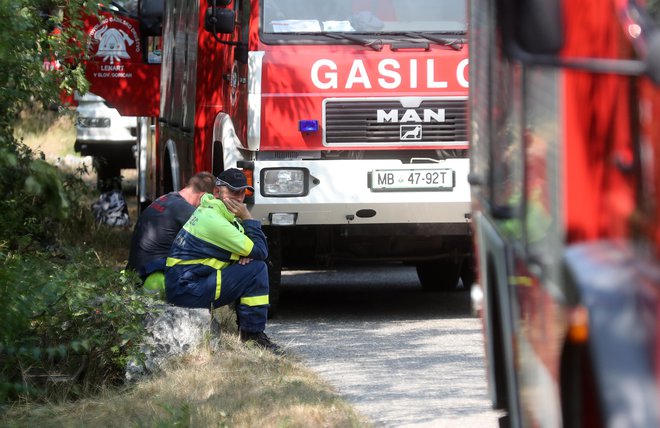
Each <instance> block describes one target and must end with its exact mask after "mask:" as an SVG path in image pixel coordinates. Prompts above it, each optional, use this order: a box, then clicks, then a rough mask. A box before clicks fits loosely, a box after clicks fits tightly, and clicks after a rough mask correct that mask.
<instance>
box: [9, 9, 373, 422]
mask: <svg viewBox="0 0 660 428" xmlns="http://www.w3.org/2000/svg"><path fill="white" fill-rule="evenodd" d="M83 4H86V3H85V2H84V1H83V0H49V1H34V0H0V18H1V19H2V21H3V22H4V23H5V24H6V25H5V26H4V27H3V28H2V29H0V194H2V198H0V301H1V302H2V304H3V310H2V311H0V425H2V426H21V427H22V426H26V427H27V426H40V427H41V426H43V427H49V426H62V427H76V426H81V427H82V426H94V425H96V426H140V427H156V426H159V427H160V426H195V427H198V426H214V427H215V426H246V427H249V426H260V427H261V426H264V427H270V426H272V427H275V426H278V427H280V426H282V427H306V426H331V427H361V426H368V423H367V422H366V421H365V420H364V419H363V418H362V417H361V416H359V415H358V414H357V413H356V412H355V411H354V410H353V409H352V408H351V407H350V406H349V405H348V404H346V403H345V402H344V401H342V400H341V399H340V398H339V397H338V395H337V394H336V393H335V391H333V390H332V388H331V387H330V386H329V385H327V384H326V383H325V382H323V381H321V380H320V379H319V378H318V377H317V376H316V375H315V374H313V373H312V372H310V371H309V370H307V369H306V368H305V367H304V366H303V365H302V364H301V362H299V361H297V360H296V359H295V357H294V356H289V357H278V356H275V355H273V354H271V353H268V352H266V351H261V350H258V349H251V348H246V347H245V346H244V345H242V344H241V343H240V342H239V341H238V340H237V338H236V335H235V334H234V333H233V330H232V324H233V319H232V314H231V313H226V312H225V313H224V314H223V317H224V320H223V323H222V325H223V326H224V327H223V329H222V330H223V332H221V333H220V336H219V338H209V340H208V343H206V344H205V346H202V347H201V348H200V349H198V350H197V351H195V353H193V354H190V355H188V356H185V357H182V358H179V359H177V360H174V361H172V362H171V364H170V365H169V366H168V367H167V368H166V369H165V370H164V371H163V372H162V373H161V374H159V375H155V376H153V377H152V378H150V379H148V380H145V381H142V382H139V383H134V384H126V383H125V382H124V370H125V365H126V362H127V361H128V360H129V359H131V358H140V356H141V355H140V352H139V344H140V342H141V338H142V337H143V335H144V333H145V332H144V329H143V325H142V319H143V316H144V314H145V313H146V311H148V310H150V309H149V302H150V300H149V299H150V298H151V297H149V296H146V295H143V294H142V293H141V288H140V287H139V280H138V278H137V277H136V276H135V275H134V274H132V273H130V272H129V273H127V272H124V271H123V266H124V264H125V262H126V256H127V252H128V250H127V249H128V244H129V241H130V233H131V231H130V229H129V228H111V227H108V226H105V225H100V224H97V223H96V222H95V220H94V218H93V216H92V213H91V210H90V206H91V203H92V202H93V201H94V200H95V198H97V197H98V194H97V193H95V192H96V190H95V188H94V186H93V185H92V184H90V182H89V181H86V180H85V178H86V177H87V176H88V175H89V173H90V171H89V170H87V169H86V168H87V167H85V166H84V165H83V166H81V167H79V168H78V169H69V170H64V169H61V168H58V167H56V166H54V165H53V163H52V159H54V158H56V157H58V156H59V157H62V156H65V155H66V154H71V153H72V150H71V147H72V144H73V140H72V138H73V135H74V134H73V132H72V123H73V122H72V120H71V116H70V115H69V116H67V112H66V110H61V109H60V111H59V112H55V111H53V110H52V109H50V108H49V107H50V106H53V105H58V103H59V95H60V94H61V93H62V91H64V92H66V91H71V90H73V89H74V88H77V89H79V90H81V91H83V92H84V91H85V90H86V86H85V85H86V82H85V80H84V77H83V76H84V73H83V71H82V70H81V69H80V67H78V66H77V65H76V64H75V63H74V62H62V64H61V66H60V67H59V68H57V69H56V70H47V71H46V70H44V68H43V66H42V64H43V59H44V57H45V56H46V55H48V57H49V58H51V57H54V58H72V57H76V56H77V55H80V52H76V46H80V45H84V43H77V44H76V43H73V44H66V43H62V40H78V41H81V40H83V39H82V35H81V33H80V32H79V28H78V27H76V22H77V21H76V19H77V18H76V16H77V13H78V12H79V11H80V8H81V7H82V5H83ZM58 6H59V7H60V8H59V10H64V9H66V11H67V16H69V17H71V22H72V26H71V27H70V28H68V29H67V30H66V31H65V32H64V33H63V34H64V36H60V37H57V38H53V37H52V29H53V28H55V27H57V24H58V18H57V17H55V18H54V19H53V18H52V17H51V18H48V17H47V15H44V14H43V13H42V12H43V11H48V12H49V13H51V12H52V11H53V10H58ZM60 16H61V15H60ZM234 328H235V324H234Z"/></svg>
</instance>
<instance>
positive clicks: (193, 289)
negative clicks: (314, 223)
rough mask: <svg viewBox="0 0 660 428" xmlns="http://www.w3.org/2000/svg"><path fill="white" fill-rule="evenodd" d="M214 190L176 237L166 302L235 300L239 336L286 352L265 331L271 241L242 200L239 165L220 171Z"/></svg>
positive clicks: (193, 304) (192, 304)
mask: <svg viewBox="0 0 660 428" xmlns="http://www.w3.org/2000/svg"><path fill="white" fill-rule="evenodd" d="M215 184H216V188H215V190H214V194H213V195H210V194H206V195H204V196H202V199H201V202H200V205H199V207H198V208H197V209H196V210H195V212H194V213H193V214H192V216H191V217H190V219H189V220H188V221H187V222H186V224H185V225H184V226H183V228H182V229H181V231H180V232H179V234H178V235H177V236H176V238H175V239H174V243H173V245H172V249H171V251H170V254H169V257H168V258H167V268H166V271H165V285H166V293H167V301H168V302H170V303H172V304H174V305H177V306H183V307H189V308H210V309H211V310H213V309H214V308H218V307H220V306H224V305H228V304H230V303H233V302H235V301H236V303H237V304H236V314H237V321H238V325H239V330H240V337H241V340H242V341H244V342H254V343H255V344H257V345H258V346H260V347H263V348H265V349H268V350H271V351H273V352H276V353H282V350H281V349H280V347H279V346H277V345H276V344H274V343H273V342H271V341H270V339H269V338H268V336H266V334H265V333H264V330H265V327H266V319H267V316H268V267H267V265H266V258H267V257H268V243H267V241H266V236H265V235H264V233H263V231H262V230H261V222H260V221H259V220H255V219H253V218H252V216H251V215H250V211H249V210H248V209H247V206H246V205H245V204H244V203H243V201H244V199H245V191H246V190H247V189H249V190H251V191H254V189H253V188H252V187H251V186H249V185H248V184H247V180H246V178H245V175H243V173H242V172H241V171H240V170H238V169H234V168H231V169H228V170H225V171H224V172H222V173H221V174H220V175H219V176H218V178H217V180H216V182H215Z"/></svg>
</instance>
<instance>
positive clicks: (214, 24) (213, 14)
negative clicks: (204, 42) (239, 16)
mask: <svg viewBox="0 0 660 428" xmlns="http://www.w3.org/2000/svg"><path fill="white" fill-rule="evenodd" d="M234 21H235V13H234V11H233V10H229V9H222V8H219V7H209V8H208V9H206V15H205V16H204V29H205V30H206V31H208V32H210V33H214V34H231V33H233V32H234Z"/></svg>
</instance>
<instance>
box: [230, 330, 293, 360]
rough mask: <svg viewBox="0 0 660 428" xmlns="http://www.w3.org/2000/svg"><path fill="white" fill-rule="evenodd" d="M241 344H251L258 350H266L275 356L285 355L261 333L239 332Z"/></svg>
mask: <svg viewBox="0 0 660 428" xmlns="http://www.w3.org/2000/svg"><path fill="white" fill-rule="evenodd" d="M240 334H241V342H251V343H254V344H255V345H257V346H258V347H260V348H263V349H267V350H269V351H271V352H272V353H274V354H277V355H285V352H284V350H283V349H282V348H280V347H279V346H278V345H276V344H275V343H273V342H271V340H270V339H269V338H268V336H266V333H264V332H263V331H260V332H256V333H252V332H249V331H244V330H241V333H240Z"/></svg>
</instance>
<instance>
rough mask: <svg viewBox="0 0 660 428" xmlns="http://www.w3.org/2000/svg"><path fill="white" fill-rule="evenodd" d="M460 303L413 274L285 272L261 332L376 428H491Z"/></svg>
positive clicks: (471, 328)
mask: <svg viewBox="0 0 660 428" xmlns="http://www.w3.org/2000/svg"><path fill="white" fill-rule="evenodd" d="M468 299H469V296H468V293H432V294H430V293H425V292H423V291H421V289H420V286H419V284H418V282H417V277H416V274H415V271H414V268H410V267H403V266H395V267H367V268H349V269H346V270H342V271H325V272H306V271H289V272H285V273H284V276H283V294H282V307H281V308H280V311H279V313H278V316H277V317H275V318H274V319H273V320H271V322H269V325H268V329H267V331H268V332H269V334H270V335H271V336H272V338H273V339H274V340H275V341H277V342H278V343H279V344H281V345H284V346H285V347H286V348H287V349H288V350H289V352H291V353H293V354H296V355H298V356H300V357H301V359H302V360H303V361H304V362H305V364H306V365H307V366H308V367H310V368H311V369H313V370H314V371H316V372H317V373H319V374H320V375H321V377H323V378H324V379H326V380H327V381H328V382H330V383H331V384H332V385H333V386H335V388H336V389H337V390H338V392H339V393H340V394H341V395H342V396H343V397H344V398H345V399H346V400H347V401H349V402H350V403H352V404H353V405H354V406H355V407H356V409H357V410H358V411H360V412H361V413H363V414H364V415H366V416H367V417H368V418H369V419H370V420H371V421H372V422H373V423H374V424H375V425H376V426H379V427H469V428H473V427H475V428H480V427H483V428H494V427H497V413H496V412H494V411H492V410H491V408H490V402H489V400H488V397H487V393H486V373H485V368H484V358H483V340H482V333H481V327H480V323H479V320H478V319H476V318H474V317H472V316H471V314H470V311H469V301H468Z"/></svg>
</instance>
